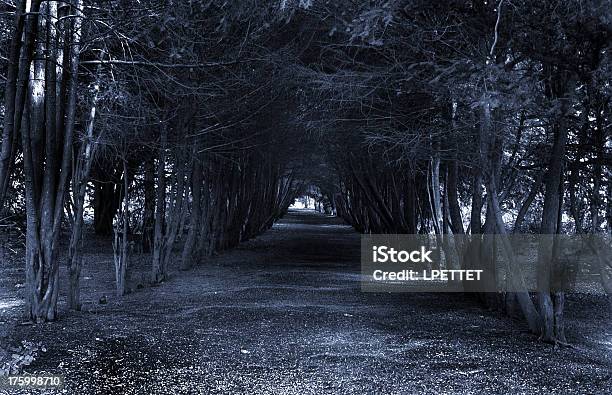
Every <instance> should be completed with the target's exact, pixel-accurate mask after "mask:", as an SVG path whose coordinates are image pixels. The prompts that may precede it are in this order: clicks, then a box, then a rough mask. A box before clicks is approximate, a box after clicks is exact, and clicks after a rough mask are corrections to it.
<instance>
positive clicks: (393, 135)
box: [0, 0, 612, 393]
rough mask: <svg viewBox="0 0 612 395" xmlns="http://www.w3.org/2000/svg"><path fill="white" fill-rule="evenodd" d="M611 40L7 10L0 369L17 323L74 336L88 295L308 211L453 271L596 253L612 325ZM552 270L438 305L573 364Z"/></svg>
mask: <svg viewBox="0 0 612 395" xmlns="http://www.w3.org/2000/svg"><path fill="white" fill-rule="evenodd" d="M611 38H612V3H611V2H610V0H565V1H561V0H543V1H538V2H533V1H525V0H474V1H459V0H442V1H424V0H410V1H407V0H406V1H404V0H372V1H353V0H338V1H323V0H269V1H265V0H243V1H225V0H184V1H176V0H139V1H131V0H5V1H2V2H0V92H1V93H2V97H3V98H4V100H3V101H2V103H1V104H0V117H1V118H2V130H1V137H0V144H1V145H0V210H1V211H0V234H1V236H0V244H2V245H1V246H0V271H2V272H5V273H7V271H11V273H17V274H15V277H14V278H15V279H16V280H15V281H16V282H17V283H19V284H22V285H21V286H20V287H19V288H18V289H15V285H14V283H13V282H11V283H9V282H8V281H9V279H13V277H11V276H10V275H8V274H6V275H4V274H3V277H6V279H5V282H4V283H3V284H2V287H0V307H2V306H4V307H2V308H0V316H2V315H4V316H6V317H7V318H6V320H4V318H3V321H2V323H0V325H5V324H6V328H7V329H6V330H1V331H0V348H1V347H2V346H3V345H2V342H4V341H6V342H8V339H9V338H10V337H13V336H14V337H15V338H20V336H15V335H14V333H15V331H19V330H20V329H19V328H18V327H16V326H15V325H21V323H23V321H24V320H25V321H28V322H29V324H28V325H27V328H29V329H28V331H33V332H39V333H43V332H44V333H48V331H51V329H49V328H52V327H55V328H57V326H52V325H60V326H61V325H63V324H62V322H66V320H68V321H69V320H71V319H72V318H71V317H75V316H76V315H78V317H85V318H82V319H83V322H84V323H87V322H88V319H87V318H86V317H87V316H83V315H82V314H85V313H86V311H89V310H88V309H89V307H88V308H87V309H86V308H85V307H84V306H85V305H84V303H85V304H87V303H89V300H90V299H92V298H95V301H94V302H95V303H94V305H101V304H103V303H106V299H107V298H108V299H109V301H110V300H112V302H113V303H124V304H130V303H131V302H129V300H130V299H126V298H128V297H129V296H130V295H133V294H138V293H143V292H147V293H149V292H150V294H147V295H150V296H149V297H150V298H151V299H155V298H156V296H155V295H156V293H157V292H159V293H158V295H159V298H162V299H163V297H164V296H163V295H165V293H164V292H166V291H164V290H166V289H168V287H170V288H171V289H176V290H177V291H176V292H179V293H180V289H181V286H182V285H181V282H180V281H179V280H180V279H181V278H188V276H189V274H181V273H183V272H185V273H190V272H193V273H199V272H198V271H199V270H208V269H206V268H207V267H213V263H214V262H215V260H216V259H218V258H219V259H222V257H223V256H225V254H226V253H231V251H234V250H236V251H240V249H241V248H243V249H244V248H246V247H241V246H245V245H247V246H248V245H250V244H248V243H253V242H256V241H257V240H259V239H260V238H261V237H264V236H265V234H267V233H266V232H270V231H271V229H276V228H275V226H276V225H274V224H275V223H276V222H278V221H279V220H281V219H282V218H286V216H287V215H289V216H291V215H295V214H291V213H292V212H293V211H292V209H290V207H293V206H292V205H293V204H294V203H295V202H296V199H298V198H301V197H302V198H303V197H305V196H307V197H308V198H309V199H313V201H314V202H315V203H314V204H315V207H316V211H318V212H319V214H317V215H324V216H327V217H330V218H331V217H334V216H335V217H337V218H339V219H341V220H342V221H343V222H344V223H346V224H348V225H350V226H351V227H352V229H354V231H356V232H358V233H361V234H420V235H431V236H433V237H436V238H437V240H440V243H441V246H442V250H443V251H444V254H445V256H446V257H447V258H446V262H447V264H448V265H450V266H452V267H457V268H470V264H471V257H473V256H475V255H473V254H480V255H479V256H482V254H487V253H490V250H487V249H490V248H491V246H490V245H489V244H488V243H479V244H473V245H472V244H471V243H462V242H461V240H467V239H466V238H464V237H468V236H469V238H471V239H480V237H481V236H482V237H484V236H485V235H496V236H499V237H502V240H509V238H510V237H511V236H513V235H524V234H529V235H576V236H584V237H586V236H592V237H593V238H591V239H589V240H595V239H594V237H595V236H597V240H599V243H600V245H599V246H598V248H594V249H593V251H595V250H596V251H597V253H596V254H595V256H596V260H595V263H594V265H596V269H594V270H595V271H596V272H597V273H598V275H599V277H598V280H597V281H596V283H595V285H594V287H595V289H596V291H594V292H595V294H597V296H595V297H594V300H595V302H591V299H584V300H586V301H584V300H583V299H580V300H583V302H582V303H585V304H590V303H595V305H596V306H597V309H598V310H596V312H595V313H593V314H594V315H597V316H602V315H603V316H605V317H609V315H610V312H611V311H612V310H611V309H610V302H609V295H610V293H611V292H612V245H610V235H611V234H612V151H611V149H612V141H611V135H610V130H611V128H610V125H611V124H610V122H611V118H610V115H611V114H610V110H611V107H612V103H611V101H610V98H611V95H612V87H611V77H612V62H610V59H611V56H612V53H611V42H612V40H611ZM291 218H293V217H290V219H291ZM316 218H319V217H316ZM334 223H335V222H334ZM339 223H340V222H339ZM308 226H311V225H308ZM334 226H340V225H334ZM322 237H323V236H322ZM245 243H246V244H245ZM503 248H504V251H505V253H506V255H507V256H508V260H509V261H510V262H511V263H510V264H511V265H514V264H515V261H517V260H518V258H516V256H515V255H513V254H515V251H513V249H512V247H511V246H510V245H509V244H506V245H504V246H503ZM331 249H332V250H333V248H331ZM356 249H357V252H353V253H357V254H358V247H356ZM476 249H477V251H476ZM92 250H99V251H107V252H108V254H109V257H112V258H110V260H109V261H108V265H106V264H105V265H106V266H104V267H108V268H109V270H110V271H109V273H111V276H112V284H113V288H114V289H113V293H112V294H105V295H104V296H103V297H102V298H100V301H99V303H98V298H99V297H100V296H101V295H100V294H98V293H95V292H92V291H91V286H90V285H87V286H86V289H87V291H84V289H85V288H84V287H85V285H84V281H85V280H84V278H87V279H88V280H86V282H87V284H89V283H90V282H94V283H95V282H96V281H97V280H96V278H93V279H89V277H90V274H87V275H86V276H85V275H84V273H97V272H96V271H93V272H92V270H94V269H95V270H98V269H97V268H99V267H101V266H95V265H101V264H100V263H99V262H95V259H92V258H91V257H92V255H91V254H92ZM321 254H323V252H321ZM554 255H555V247H551V248H542V249H540V250H539V251H538V257H537V261H538V262H539V263H540V265H539V268H538V274H537V276H538V277H537V281H538V285H542V289H541V290H540V291H537V292H534V291H533V290H530V289H528V288H526V287H522V286H521V284H522V283H521V281H522V279H521V278H520V274H516V273H515V274H508V273H507V271H504V268H502V267H501V266H502V265H501V264H496V263H495V261H492V262H491V263H490V266H489V267H488V269H490V270H491V271H492V273H493V275H494V276H502V273H506V274H505V275H507V276H509V277H508V279H507V281H510V282H512V283H513V285H514V288H513V291H512V292H505V291H503V290H501V289H500V290H498V292H487V293H480V292H469V289H466V292H465V293H462V294H457V295H455V296H453V298H456V299H462V300H465V301H466V302H465V303H468V304H469V305H470V306H477V308H478V309H479V311H480V312H481V313H480V314H484V315H495V316H501V317H502V318H501V319H502V320H505V321H504V322H506V324H507V325H508V326H510V327H516V328H519V329H521V330H523V331H524V332H526V333H529V336H528V339H529V340H528V341H529V342H532V343H533V344H534V345H535V347H537V348H547V347H551V345H552V346H554V348H555V349H557V348H558V347H560V348H568V349H573V348H574V345H573V343H575V342H578V343H579V342H580V341H579V340H576V338H575V336H568V335H567V332H568V331H570V332H571V333H575V332H576V331H577V332H580V331H579V330H578V329H576V328H573V329H572V328H569V327H568V324H566V315H567V314H566V310H567V306H568V303H573V302H572V300H574V299H572V298H573V297H574V296H573V294H572V293H568V292H565V290H563V289H556V288H551V287H549V286H548V285H549V284H550V283H551V281H553V278H554V276H555V275H556V274H558V273H555V271H558V270H562V271H563V270H567V268H565V267H562V265H561V266H550V265H547V263H548V262H549V261H550V260H551V259H554ZM287 259H289V258H287ZM16 270H17V271H16ZM100 270H101V269H100ZM210 270H212V269H210ZM280 270H282V268H281V269H280ZM508 270H509V271H510V272H511V273H514V272H512V268H510V269H508ZM194 271H195V272H194ZM211 273H213V274H210V276H213V277H214V271H213V272H211ZM181 276H183V277H181ZM185 276H187V277H185ZM496 278H497V277H496ZM10 281H12V280H10ZM211 281H212V280H211ZM100 284H102V280H101V279H100ZM190 284H191V283H190ZM319 285H321V286H324V284H319ZM185 286H186V285H185ZM202 289H206V286H205V284H203V285H202ZM86 294H87V295H86ZM15 295H17V296H15ZM13 298H16V299H15V300H17V302H14V303H15V306H17V307H16V308H15V309H12V308H8V307H10V305H11V303H13V302H10V301H11V300H13ZM185 298H186V299H185V300H188V295H185ZM3 299H4V300H5V303H2V300H3ZM9 302H10V303H9ZM177 303H179V302H177ZM181 303H182V302H181ZM211 303H214V302H211ZM406 303H408V302H406ZM432 303H434V304H435V303H436V302H432ZM461 303H464V302H463V301H462V302H461ZM7 306H8V307H7ZM462 306H463V305H462ZM99 307H100V306H99ZM102 307H103V306H102ZM102 307H100V308H102ZM79 314H80V315H79ZM160 314H165V313H164V312H160ZM416 314H418V311H417V313H416ZM79 319H81V318H79ZM583 319H584V320H588V319H589V317H585V318H583ZM9 322H12V324H8V323H9ZM54 322H57V324H54ZM572 322H574V321H572ZM608 322H609V320H608ZM66 325H67V324H66ZM36 328H41V329H36ZM607 329H609V326H608V328H607ZM56 330H57V329H56ZM602 330H606V328H604V329H602ZM41 331H42V332H41ZM28 333H30V332H28ZM606 335H607V336H608V338H609V336H610V333H609V330H608V333H606ZM502 336H503V335H502ZM34 337H35V336H34ZM607 344H608V345H607V351H606V352H607V354H606V355H607V357H606V358H608V359H607V360H608V361H610V360H612V356H611V355H610V353H609V351H610V350H612V348H611V346H610V344H611V343H610V342H609V340H608V343H607ZM7 347H8V346H7ZM241 352H242V350H241ZM9 354H10V353H9ZM9 354H7V355H9ZM243 354H244V353H243ZM2 356H3V354H2V352H1V351H0V362H3V360H2ZM22 359H23V358H22ZM10 363H13V365H19V364H20V363H21V362H14V361H13V362H9V364H10ZM22 365H23V366H25V364H24V363H22ZM4 366H5V367H6V366H8V365H6V364H5V365H4ZM11 366H12V365H11ZM19 366H21V365H19ZM610 366H612V365H608V367H607V368H606V369H607V371H608V376H607V380H610V375H609V372H610ZM1 367H2V365H0V368H1ZM7 369H8V368H7ZM604 370H605V369H604ZM7 371H11V372H16V371H18V370H14V369H12V368H10V369H8V370H7ZM0 372H1V370H0ZM67 379H68V378H67ZM602 380H604V379H602ZM604 381H605V380H604ZM601 382H603V381H601ZM607 383H609V381H607ZM595 392H597V391H595ZM595 392H591V393H595Z"/></svg>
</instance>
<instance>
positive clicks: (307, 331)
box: [0, 212, 612, 395]
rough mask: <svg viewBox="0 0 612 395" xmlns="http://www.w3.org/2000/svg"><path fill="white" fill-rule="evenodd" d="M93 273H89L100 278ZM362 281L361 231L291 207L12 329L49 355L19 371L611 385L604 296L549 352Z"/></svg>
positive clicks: (281, 382)
mask: <svg viewBox="0 0 612 395" xmlns="http://www.w3.org/2000/svg"><path fill="white" fill-rule="evenodd" d="M105 265H106V266H105ZM97 268H98V269H99V271H100V272H104V273H106V275H107V278H106V283H102V285H100V286H99V287H97V288H93V287H86V293H89V294H88V295H87V297H89V298H90V299H91V300H97V298H98V297H99V295H100V294H101V293H104V292H111V291H110V288H111V287H112V281H111V277H110V269H111V268H110V264H109V263H108V262H107V263H100V264H99V265H98V267H97ZM89 270H90V271H89V272H88V273H89V274H87V273H86V274H85V277H87V276H92V275H99V273H98V274H96V273H93V272H92V271H93V270H94V269H93V268H90V269H89ZM358 272H359V236H358V235H357V234H356V233H354V232H353V231H352V230H351V229H350V228H348V227H346V226H344V225H341V224H340V223H339V222H338V220H337V219H333V218H328V217H325V216H322V215H319V214H315V213H312V212H292V213H290V214H289V215H288V216H287V217H286V218H285V219H284V220H283V221H281V222H280V223H278V224H277V225H275V227H274V228H273V229H272V230H271V231H269V232H268V233H266V234H265V235H264V236H262V237H260V238H258V239H257V240H253V241H250V242H247V243H244V244H243V245H241V246H240V247H239V248H238V249H236V250H233V251H230V252H227V253H225V254H222V255H221V256H219V257H215V258H214V259H212V260H211V261H210V262H205V263H203V264H202V265H200V266H198V267H197V268H196V269H194V270H192V271H190V272H179V273H174V274H173V276H172V278H171V279H170V281H168V282H167V283H164V284H163V285H161V286H160V287H156V288H145V289H140V290H138V291H137V292H135V293H133V294H130V295H128V296H126V297H124V298H123V299H121V300H119V299H116V298H110V297H109V303H108V304H106V305H99V304H97V303H91V304H90V305H87V306H86V309H85V311H83V312H81V313H70V314H66V313H65V315H64V316H63V317H62V318H61V319H60V320H59V321H57V322H55V323H50V324H46V325H35V326H16V327H15V326H12V325H11V328H10V331H9V332H10V333H11V337H12V338H13V339H16V340H20V339H28V340H34V341H41V342H43V344H44V345H45V346H46V348H47V352H46V353H43V354H41V355H40V357H39V358H37V360H36V361H35V362H34V363H33V364H32V365H31V366H30V367H29V368H28V369H27V370H28V371H29V372H43V371H44V372H50V373H56V374H62V375H65V376H66V393H71V394H93V393H101V394H102V393H104V394H111V393H117V394H147V393H156V394H157V393H160V394H161V393H168V394H171V393H175V394H179V393H180V394H182V393H201V394H209V393H213V394H214V393H219V394H221V393H223V394H226V393H233V392H237V393H257V394H300V395H305V394H322V393H346V394H362V393H427V394H438V393H449V394H451V393H453V394H454V393H462V394H468V393H543V394H544V393H546V394H548V393H551V392H555V393H567V392H570V390H571V389H574V391H572V393H585V394H586V393H590V394H597V393H602V394H603V393H607V392H608V391H609V389H610V388H611V385H612V379H611V376H612V370H611V369H612V363H611V359H610V358H611V355H612V329H611V328H610V327H609V326H608V325H609V323H610V317H609V313H608V310H607V306H606V304H605V303H606V302H605V301H601V300H597V299H593V298H591V297H586V296H581V297H578V296H575V297H572V298H570V300H569V302H568V315H569V316H570V319H569V323H568V324H569V325H570V328H569V336H570V338H571V339H572V341H573V342H574V344H575V345H576V346H575V348H573V349H559V350H554V349H553V348H552V347H549V346H546V345H543V344H540V343H538V342H537V341H536V340H535V339H534V338H533V337H532V336H530V335H528V334H527V333H526V332H525V328H524V327H523V326H522V324H521V323H518V322H517V323H511V322H509V320H508V319H507V318H505V317H503V316H501V315H499V314H497V313H495V312H487V311H484V310H482V309H480V308H479V307H477V306H475V305H474V304H473V302H470V301H466V300H465V298H464V297H463V296H462V295H458V294H455V295H453V294H364V293H362V292H361V291H360V289H359V276H358ZM14 281H19V274H18V273H17V274H15V275H14ZM104 287H107V288H109V289H107V290H106V291H105V288H104ZM7 300H8V299H7ZM6 311H7V309H4V313H6ZM1 315H2V311H0V316H1ZM5 317H6V314H5ZM585 319H588V320H589V326H588V327H586V328H585V329H582V332H581V333H580V335H579V334H578V332H577V330H578V328H579V325H581V324H579V323H578V321H579V320H585ZM11 322H12V324H14V323H15V322H14V321H11ZM7 325H9V324H8V323H7ZM583 328H584V327H583ZM0 392H1V390H0Z"/></svg>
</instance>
